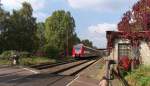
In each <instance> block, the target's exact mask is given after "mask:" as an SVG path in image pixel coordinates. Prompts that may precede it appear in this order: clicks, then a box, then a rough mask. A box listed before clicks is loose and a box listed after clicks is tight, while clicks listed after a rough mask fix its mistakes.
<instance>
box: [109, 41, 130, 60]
mask: <svg viewBox="0 0 150 86" xmlns="http://www.w3.org/2000/svg"><path fill="white" fill-rule="evenodd" d="M121 43H130V41H129V40H127V39H124V40H121V39H117V40H115V43H114V46H115V47H114V48H113V49H112V52H111V53H110V55H109V56H108V59H110V60H115V61H118V44H121Z"/></svg>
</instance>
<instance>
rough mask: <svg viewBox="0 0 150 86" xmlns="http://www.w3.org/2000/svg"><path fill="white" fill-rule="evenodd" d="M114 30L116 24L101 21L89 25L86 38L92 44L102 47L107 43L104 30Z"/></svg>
mask: <svg viewBox="0 0 150 86" xmlns="http://www.w3.org/2000/svg"><path fill="white" fill-rule="evenodd" d="M116 30H117V24H109V23H103V24H97V25H91V26H89V27H88V34H89V35H88V36H87V37H86V38H87V39H89V40H91V41H92V42H93V44H94V45H96V46H98V47H100V48H104V47H106V45H107V40H106V31H116Z"/></svg>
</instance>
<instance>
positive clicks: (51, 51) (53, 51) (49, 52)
mask: <svg viewBox="0 0 150 86" xmlns="http://www.w3.org/2000/svg"><path fill="white" fill-rule="evenodd" d="M42 51H44V52H45V53H46V56H48V57H56V56H58V53H59V49H58V48H57V47H54V46H52V45H45V46H44V47H43V49H42Z"/></svg>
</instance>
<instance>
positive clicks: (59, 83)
mask: <svg viewBox="0 0 150 86" xmlns="http://www.w3.org/2000/svg"><path fill="white" fill-rule="evenodd" d="M96 61H97V60H79V61H74V62H68V63H67V62H64V63H58V64H49V63H45V64H39V65H34V66H31V67H32V68H31V70H32V69H33V68H34V69H36V70H38V71H40V73H38V74H35V73H33V72H30V71H28V70H26V69H24V68H12V69H13V70H9V68H8V70H7V68H3V69H1V75H0V86H34V85H35V86H66V85H67V84H68V83H69V82H71V81H72V80H73V79H74V78H76V76H75V75H77V74H78V73H80V72H81V71H82V70H84V69H85V68H87V67H89V66H90V65H92V64H93V63H95V62H96ZM10 69H11V68H10ZM29 69H30V68H29ZM6 70H7V71H6Z"/></svg>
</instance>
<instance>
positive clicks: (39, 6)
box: [1, 0, 46, 10]
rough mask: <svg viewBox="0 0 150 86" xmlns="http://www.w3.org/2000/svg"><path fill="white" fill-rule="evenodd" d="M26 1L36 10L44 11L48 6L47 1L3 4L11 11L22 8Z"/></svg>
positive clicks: (10, 0)
mask: <svg viewBox="0 0 150 86" xmlns="http://www.w3.org/2000/svg"><path fill="white" fill-rule="evenodd" d="M25 1H26V2H29V3H31V5H32V7H33V9H34V10H38V9H42V8H43V7H44V6H45V4H46V0H40V1H39V0H2V1H1V2H2V4H3V5H4V6H5V7H6V8H7V9H9V10H11V9H18V8H20V7H21V3H23V2H25Z"/></svg>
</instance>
